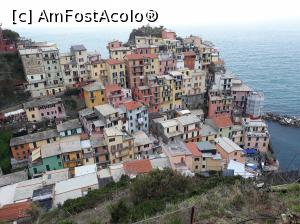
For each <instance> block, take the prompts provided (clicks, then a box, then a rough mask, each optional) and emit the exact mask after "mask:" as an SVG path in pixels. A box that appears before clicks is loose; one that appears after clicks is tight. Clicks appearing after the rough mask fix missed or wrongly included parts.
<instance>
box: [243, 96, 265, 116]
mask: <svg viewBox="0 0 300 224" xmlns="http://www.w3.org/2000/svg"><path fill="white" fill-rule="evenodd" d="M264 99H265V98H264V94H263V92H251V93H250V94H249V96H248V99H247V108H246V113H247V114H248V115H250V116H251V117H254V118H257V117H260V116H261V115H262V113H263V105H264Z"/></svg>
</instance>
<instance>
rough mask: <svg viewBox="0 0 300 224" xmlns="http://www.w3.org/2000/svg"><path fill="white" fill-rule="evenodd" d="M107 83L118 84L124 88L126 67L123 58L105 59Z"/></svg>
mask: <svg viewBox="0 0 300 224" xmlns="http://www.w3.org/2000/svg"><path fill="white" fill-rule="evenodd" d="M106 68H107V76H108V84H119V85H120V86H121V87H123V88H126V72H125V71H126V68H125V62H124V61H123V60H117V59H108V60H107V61H106Z"/></svg>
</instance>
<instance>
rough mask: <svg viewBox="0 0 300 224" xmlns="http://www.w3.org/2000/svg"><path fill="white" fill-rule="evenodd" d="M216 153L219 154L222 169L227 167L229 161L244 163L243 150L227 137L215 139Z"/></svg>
mask: <svg viewBox="0 0 300 224" xmlns="http://www.w3.org/2000/svg"><path fill="white" fill-rule="evenodd" d="M215 142H216V149H217V152H218V153H220V155H221V157H222V159H223V162H224V167H227V165H228V163H229V161H230V160H234V161H237V162H240V163H245V155H244V152H243V149H242V148H241V147H239V146H238V145H237V144H235V143H234V142H233V141H231V140H230V139H229V138H227V137H218V138H217V139H215Z"/></svg>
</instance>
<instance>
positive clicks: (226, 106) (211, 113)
mask: <svg viewBox="0 0 300 224" xmlns="http://www.w3.org/2000/svg"><path fill="white" fill-rule="evenodd" d="M231 112H232V97H231V96H225V95H222V94H220V93H218V92H210V93H209V94H208V117H209V118H213V117H218V116H231Z"/></svg>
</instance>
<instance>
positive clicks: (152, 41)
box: [135, 36, 164, 47]
mask: <svg viewBox="0 0 300 224" xmlns="http://www.w3.org/2000/svg"><path fill="white" fill-rule="evenodd" d="M162 43H164V40H163V39H162V38H160V37H152V36H135V45H136V47H139V46H144V45H156V46H159V45H161V44H162Z"/></svg>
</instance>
